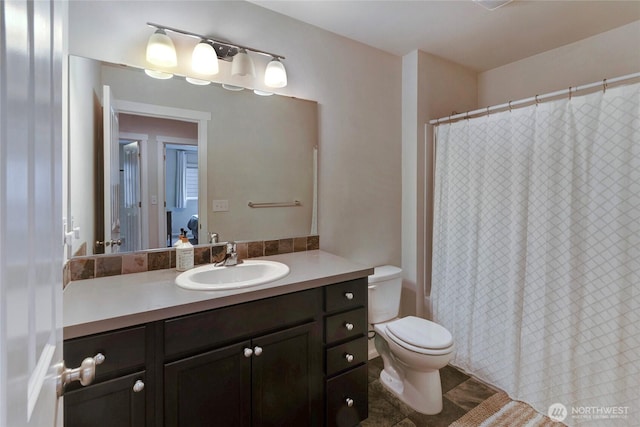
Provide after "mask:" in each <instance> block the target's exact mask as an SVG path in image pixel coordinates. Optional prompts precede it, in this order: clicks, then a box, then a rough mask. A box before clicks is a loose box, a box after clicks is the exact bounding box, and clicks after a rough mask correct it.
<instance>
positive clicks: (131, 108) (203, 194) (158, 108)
mask: <svg viewBox="0 0 640 427" xmlns="http://www.w3.org/2000/svg"><path fill="white" fill-rule="evenodd" d="M115 103H116V105H117V107H118V110H119V112H121V113H127V114H134V115H139V116H148V117H160V118H165V119H173V120H182V121H185V122H195V123H197V124H198V140H197V145H198V175H199V178H198V187H199V188H198V199H199V200H198V218H199V220H198V224H199V227H200V231H199V233H198V234H199V235H201V236H207V235H208V234H209V233H208V225H207V221H208V218H207V205H208V201H207V181H208V174H207V163H208V159H207V138H208V134H207V132H208V125H207V121H209V120H211V113H210V112H206V111H197V110H188V109H184V108H174V107H166V106H163V105H153V104H145V103H142V102H133V101H125V100H116V101H115ZM161 138H163V139H161ZM156 140H157V142H158V143H161V141H162V140H164V141H167V142H170V143H172V144H180V143H181V142H179V141H180V140H183V141H184V140H185V139H184V138H173V137H161V136H158V137H157V138H156ZM189 145H193V141H192V140H191V142H190V143H189ZM161 151H164V150H158V153H160V152H161ZM158 158H159V163H158V165H160V164H161V163H162V164H164V152H162V155H161V154H158ZM158 170H160V167H158ZM162 170H163V171H164V166H163V167H162ZM158 175H159V174H158ZM160 190H162V194H163V197H162V198H160ZM164 201H165V200H164V172H163V176H162V180H161V181H160V180H159V182H158V212H159V216H158V230H159V234H160V236H162V238H164V236H166V219H165V216H164ZM163 230H164V231H163Z"/></svg>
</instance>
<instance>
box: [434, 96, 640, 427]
mask: <svg viewBox="0 0 640 427" xmlns="http://www.w3.org/2000/svg"><path fill="white" fill-rule="evenodd" d="M436 143H437V154H436V181H435V185H436V189H435V217H434V249H433V275H432V283H433V284H432V299H433V302H434V318H435V320H436V321H437V322H439V323H441V324H442V325H443V326H445V327H446V328H447V329H449V330H450V331H451V333H452V334H453V336H454V340H455V344H456V347H457V349H456V354H455V356H454V359H453V360H452V364H454V365H456V366H459V367H461V368H463V369H465V370H467V371H468V372H470V373H472V374H474V375H476V376H477V377H479V378H481V379H483V380H486V381H488V382H489V383H492V384H494V385H496V386H498V387H500V388H502V389H503V390H505V391H506V392H507V393H508V394H509V395H510V396H511V397H512V398H514V399H518V400H523V401H526V402H528V403H530V404H531V405H532V406H533V407H534V408H536V409H537V410H538V411H540V412H543V413H546V412H547V410H548V408H549V406H550V405H552V404H554V403H561V404H563V405H565V407H566V408H567V411H568V415H567V418H566V419H565V420H564V422H565V423H568V424H575V423H578V422H581V421H583V420H585V419H594V418H593V415H587V414H585V411H590V412H593V411H596V409H593V408H600V409H597V411H600V412H602V411H605V412H607V411H608V413H609V414H611V412H612V411H613V412H616V411H623V412H624V411H627V415H626V417H627V418H625V419H626V420H627V422H630V421H632V420H635V421H634V422H637V420H638V419H640V84H635V85H628V86H623V87H618V88H610V89H607V90H606V91H605V92H604V93H603V91H600V92H598V93H593V94H589V95H585V96H580V97H575V96H574V97H573V99H563V100H560V101H553V102H546V103H542V104H540V105H537V106H536V105H533V106H530V107H526V108H521V109H515V110H513V111H506V112H503V113H497V114H492V115H489V116H485V117H481V118H476V119H470V120H463V121H460V122H457V123H453V124H448V125H440V126H438V127H437V128H436ZM612 407H616V408H622V409H619V410H613V409H610V408H612ZM585 408H592V409H585ZM625 408H626V409H625ZM618 415H619V416H620V418H623V416H624V414H618ZM611 416H612V415H611ZM589 417H591V418H589ZM604 417H606V415H605V416H604ZM607 425H608V424H607ZM616 425H617V424H616ZM622 425H625V424H622Z"/></svg>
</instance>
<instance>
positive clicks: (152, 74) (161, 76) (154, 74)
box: [144, 68, 173, 80]
mask: <svg viewBox="0 0 640 427" xmlns="http://www.w3.org/2000/svg"><path fill="white" fill-rule="evenodd" d="M144 73H145V74H146V75H147V76H149V77H153V78H154V79H160V80H167V79H170V78H171V77H173V74H171V73H165V72H164V71H156V70H150V69H148V68H147V69H145V70H144Z"/></svg>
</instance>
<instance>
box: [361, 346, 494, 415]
mask: <svg viewBox="0 0 640 427" xmlns="http://www.w3.org/2000/svg"><path fill="white" fill-rule="evenodd" d="M381 370H382V359H380V357H376V358H375V359H372V360H370V361H369V418H367V419H366V420H365V421H363V422H362V423H361V424H360V426H361V427H440V426H448V425H449V424H451V423H452V422H454V421H455V420H457V419H458V418H460V417H461V416H463V415H464V414H466V413H467V412H468V411H470V410H471V409H473V408H475V407H476V406H477V405H479V404H480V402H482V401H483V400H485V399H487V398H488V397H491V396H492V395H493V394H494V393H496V392H497V390H495V389H493V388H491V387H489V386H487V385H485V384H484V383H481V382H480V381H478V380H476V379H474V378H472V377H470V376H469V375H466V374H464V373H462V372H460V371H458V370H457V369H455V368H453V367H451V366H445V367H444V368H442V369H441V370H440V379H441V381H442V393H443V399H442V400H443V409H442V412H440V413H439V414H437V415H424V414H420V413H418V412H416V411H414V410H412V409H411V408H409V407H408V406H407V405H405V404H404V403H402V402H401V401H400V400H399V399H398V398H397V397H395V396H394V395H393V394H391V392H389V391H387V390H386V389H385V388H384V387H383V386H382V384H380V379H379V377H380V371H381Z"/></svg>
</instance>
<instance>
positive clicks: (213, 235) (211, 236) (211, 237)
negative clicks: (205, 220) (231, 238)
mask: <svg viewBox="0 0 640 427" xmlns="http://www.w3.org/2000/svg"><path fill="white" fill-rule="evenodd" d="M209 243H210V244H215V243H218V233H214V232H210V233H209Z"/></svg>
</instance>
